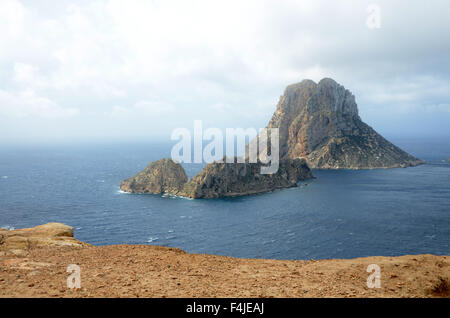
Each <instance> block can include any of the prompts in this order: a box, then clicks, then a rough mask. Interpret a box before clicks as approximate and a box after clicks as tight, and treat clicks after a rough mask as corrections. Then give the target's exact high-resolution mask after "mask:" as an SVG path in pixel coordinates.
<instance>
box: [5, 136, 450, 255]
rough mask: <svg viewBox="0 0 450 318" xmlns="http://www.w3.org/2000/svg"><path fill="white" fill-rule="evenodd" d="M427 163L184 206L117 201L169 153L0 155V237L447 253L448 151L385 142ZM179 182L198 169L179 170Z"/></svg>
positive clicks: (105, 147)
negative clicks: (58, 229) (10, 231)
mask: <svg viewBox="0 0 450 318" xmlns="http://www.w3.org/2000/svg"><path fill="white" fill-rule="evenodd" d="M391 141H393V142H394V143H395V144H397V145H398V146H400V147H401V148H403V149H404V150H406V151H408V152H409V153H411V154H412V155H414V156H417V157H419V158H420V159H423V160H426V161H427V164H425V165H422V166H419V167H414V168H406V169H386V170H385V169H381V170H360V171H349V170H339V171H326V170H322V171H317V170H315V171H314V174H315V176H316V177H317V179H315V180H308V181H307V182H302V183H300V186H299V187H298V188H291V189H283V190H277V191H273V192H270V193H265V194H260V195H254V196H245V197H236V198H227V199H209V200H207V199H200V200H188V199H183V198H169V197H162V196H160V195H135V194H125V193H121V192H120V191H119V182H120V181H121V180H123V179H125V178H128V177H130V176H133V175H135V174H136V173H137V172H139V171H141V170H142V169H143V168H145V167H146V166H147V165H148V164H149V163H150V162H151V161H154V160H158V159H161V158H163V157H170V150H171V147H172V145H173V143H157V142H153V143H152V142H147V143H144V142H132V143H125V142H123V143H122V142H121V143H106V142H104V143H93V142H92V143H84V144H82V143H71V144H65V145H61V144H60V145H34V146H30V145H28V146H25V145H15V146H14V145H4V146H2V147H1V148H0V227H5V228H22V227H29V226H35V225H39V224H44V223H48V222H62V223H65V224H68V225H71V226H73V227H74V228H75V237H76V238H78V239H80V240H82V241H85V242H88V243H91V244H94V245H105V244H152V245H164V246H171V247H178V248H181V249H183V250H185V251H187V252H191V253H208V254H218V255H227V256H236V257H248V258H275V259H325V258H354V257H363V256H373V255H386V256H397V255H404V254H422V253H431V254H438V255H442V254H446V255H448V254H450V162H447V161H446V160H447V158H450V142H449V141H448V139H440V140H439V139H435V138H430V139H428V140H427V139H415V140H412V139H409V140H408V139H401V138H399V139H392V140H391ZM184 167H185V169H186V172H187V174H188V176H189V177H192V176H194V175H195V174H196V173H197V172H198V171H199V170H200V169H201V166H199V165H184Z"/></svg>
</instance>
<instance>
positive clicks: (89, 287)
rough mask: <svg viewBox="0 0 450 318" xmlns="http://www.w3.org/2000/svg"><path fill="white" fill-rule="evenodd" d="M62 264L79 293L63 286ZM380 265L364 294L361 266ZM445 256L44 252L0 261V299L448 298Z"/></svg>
mask: <svg viewBox="0 0 450 318" xmlns="http://www.w3.org/2000/svg"><path fill="white" fill-rule="evenodd" d="M69 264H77V265H78V266H79V267H80V270H81V272H80V278H81V281H80V284H81V288H79V289H70V288H68V287H67V278H68V277H69V275H70V273H68V272H67V266H68V265H69ZM370 264H377V265H378V266H380V270H381V272H380V275H381V276H380V283H381V287H380V288H368V287H367V278H368V277H369V275H371V273H369V272H367V266H368V265H370ZM449 282H450V256H435V255H412V256H400V257H367V258H358V259H350V260H338V259H332V260H320V261H314V260H310V261H278V260H266V259H239V258H232V257H224V256H215V255H203V254H188V253H185V252H183V251H181V250H179V249H175V248H165V247H157V246H148V245H116V246H101V247H96V246H89V247H73V246H61V247H54V246H45V247H40V248H35V249H32V250H29V251H27V252H26V253H23V254H20V255H2V256H0V297H450V284H449Z"/></svg>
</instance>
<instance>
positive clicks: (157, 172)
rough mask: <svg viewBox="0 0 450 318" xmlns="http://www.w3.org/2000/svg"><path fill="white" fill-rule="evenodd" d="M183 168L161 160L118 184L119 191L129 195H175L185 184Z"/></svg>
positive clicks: (168, 160) (174, 163)
mask: <svg viewBox="0 0 450 318" xmlns="http://www.w3.org/2000/svg"><path fill="white" fill-rule="evenodd" d="M187 180H188V179H187V176H186V172H185V171H184V169H183V167H182V166H181V165H180V164H179V163H176V162H175V161H173V160H172V159H167V158H165V159H161V160H158V161H154V162H152V163H150V164H149V165H148V166H147V168H145V169H144V170H143V171H141V172H139V173H138V174H137V175H135V176H134V177H132V178H129V179H126V180H124V181H122V182H121V183H120V189H121V190H122V191H125V192H130V193H154V194H161V193H176V192H178V191H180V190H181V189H182V188H183V186H184V184H185V183H186V182H187Z"/></svg>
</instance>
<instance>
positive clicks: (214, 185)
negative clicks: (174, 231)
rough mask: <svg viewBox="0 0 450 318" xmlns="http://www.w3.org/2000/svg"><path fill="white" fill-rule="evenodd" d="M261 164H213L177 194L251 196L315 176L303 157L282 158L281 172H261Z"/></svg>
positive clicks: (195, 197)
mask: <svg viewBox="0 0 450 318" xmlns="http://www.w3.org/2000/svg"><path fill="white" fill-rule="evenodd" d="M260 171H261V163H260V162H258V163H210V164H208V165H207V166H206V167H205V168H204V169H203V170H202V171H201V172H200V173H199V174H197V175H196V176H195V177H194V178H192V179H191V180H190V181H189V182H188V183H186V184H185V186H184V187H183V189H182V190H181V191H180V192H178V193H177V195H181V196H184V197H189V198H194V199H198V198H219V197H233V196H242V195H250V194H256V193H261V192H267V191H272V190H275V189H280V188H290V187H296V186H297V183H298V182H299V181H302V180H306V179H310V178H313V174H312V172H311V170H310V169H309V167H308V165H307V164H306V161H305V160H303V159H295V160H289V159H285V160H281V161H280V164H279V168H278V171H277V172H276V173H273V174H261V173H260Z"/></svg>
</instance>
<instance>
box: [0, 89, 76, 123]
mask: <svg viewBox="0 0 450 318" xmlns="http://www.w3.org/2000/svg"><path fill="white" fill-rule="evenodd" d="M78 113H79V110H78V109H77V108H63V107H61V106H59V105H57V104H56V103H55V102H53V101H51V100H50V99H48V98H45V97H40V96H36V95H35V93H34V92H32V91H24V92H21V93H18V94H13V93H9V92H5V91H3V90H0V114H2V115H3V116H8V117H11V118H15V119H17V118H24V117H37V118H44V119H57V118H64V117H72V116H75V115H78Z"/></svg>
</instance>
